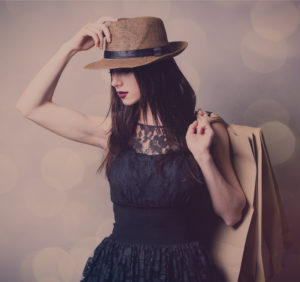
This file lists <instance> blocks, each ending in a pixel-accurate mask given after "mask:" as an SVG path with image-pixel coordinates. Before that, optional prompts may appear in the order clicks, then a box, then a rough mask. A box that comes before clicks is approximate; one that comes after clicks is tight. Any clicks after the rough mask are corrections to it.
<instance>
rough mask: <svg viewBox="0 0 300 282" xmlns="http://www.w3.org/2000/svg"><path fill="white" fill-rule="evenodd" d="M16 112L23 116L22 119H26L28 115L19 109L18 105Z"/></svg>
mask: <svg viewBox="0 0 300 282" xmlns="http://www.w3.org/2000/svg"><path fill="white" fill-rule="evenodd" d="M16 110H17V111H18V112H19V113H20V114H21V115H22V116H23V117H27V116H28V115H29V113H28V112H26V111H24V110H22V109H21V108H20V107H18V105H16Z"/></svg>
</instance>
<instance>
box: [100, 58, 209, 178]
mask: <svg viewBox="0 0 300 282" xmlns="http://www.w3.org/2000/svg"><path fill="white" fill-rule="evenodd" d="M112 71H121V72H128V71H133V73H134V76H135V78H136V80H137V83H138V85H139V88H140V94H141V97H140V100H139V101H138V102H136V103H135V104H133V105H130V106H128V105H124V104H123V102H122V101H121V99H120V98H119V97H118V95H117V93H116V90H115V88H114V87H113V86H111V90H110V93H111V102H110V107H109V110H108V112H107V115H106V118H107V117H108V115H109V113H110V112H111V121H112V127H111V130H110V135H109V140H108V148H109V149H108V152H107V154H106V157H105V158H104V160H103V162H102V163H101V165H100V166H99V168H98V170H97V172H100V171H101V170H102V169H103V167H104V165H105V164H106V177H108V175H109V172H110V168H111V164H112V162H113V160H114V158H115V157H116V156H117V155H118V154H119V153H120V152H121V151H123V150H127V149H130V144H131V138H132V136H133V135H134V134H135V131H136V127H137V123H138V120H139V118H140V113H142V115H143V118H144V120H147V105H148V104H149V106H150V109H151V112H152V114H153V120H154V123H155V125H158V124H159V122H158V117H159V119H160V120H161V122H162V124H163V125H164V132H165V133H166V137H167V142H168V145H169V146H168V147H169V150H168V151H167V153H165V154H162V155H161V156H160V157H159V158H158V159H157V161H158V165H159V166H160V168H162V166H163V165H164V163H165V162H167V161H168V160H170V158H172V157H174V155H175V154H177V153H182V154H183V155H184V156H186V157H188V161H189V168H190V177H192V178H193V179H194V180H196V181H197V182H199V183H203V178H202V174H201V170H200V169H199V165H198V163H197V162H196V160H195V159H194V157H193V155H192V154H191V152H190V151H189V150H188V148H187V145H186V139H185V135H186V132H187V128H188V126H189V125H190V123H192V122H193V121H194V120H195V119H196V116H195V113H196V112H195V104H196V95H195V92H194V90H193V88H192V87H191V85H190V84H189V82H188V81H187V79H186V78H185V76H184V75H183V74H182V72H181V70H180V69H179V67H178V65H177V63H176V62H175V60H174V58H173V57H171V58H167V59H163V60H158V61H155V62H154V63H150V64H147V65H143V66H138V67H134V68H120V69H117V70H116V69H115V70H112ZM159 171H160V172H162V169H159ZM186 180H187V181H188V179H186ZM189 180H191V178H189Z"/></svg>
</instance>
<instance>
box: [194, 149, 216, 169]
mask: <svg viewBox="0 0 300 282" xmlns="http://www.w3.org/2000/svg"><path fill="white" fill-rule="evenodd" d="M194 158H195V160H196V161H197V163H198V164H199V165H200V166H201V165H203V164H205V163H207V162H209V161H210V160H212V155H211V153H210V152H209V151H207V152H205V153H202V154H200V155H197V156H194Z"/></svg>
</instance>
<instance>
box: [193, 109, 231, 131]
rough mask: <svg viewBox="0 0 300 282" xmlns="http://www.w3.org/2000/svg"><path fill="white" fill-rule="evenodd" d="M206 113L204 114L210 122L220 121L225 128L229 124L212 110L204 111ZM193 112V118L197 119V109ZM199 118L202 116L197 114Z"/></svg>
mask: <svg viewBox="0 0 300 282" xmlns="http://www.w3.org/2000/svg"><path fill="white" fill-rule="evenodd" d="M204 112H205V113H206V115H207V116H208V121H209V122H210V123H214V122H221V123H223V124H224V125H225V127H226V128H227V127H228V126H229V124H228V123H227V122H226V121H225V120H224V119H223V118H221V117H220V116H219V115H218V114H216V113H214V112H212V111H204ZM194 114H195V119H197V117H198V111H195V112H194ZM199 117H200V119H201V117H202V116H199Z"/></svg>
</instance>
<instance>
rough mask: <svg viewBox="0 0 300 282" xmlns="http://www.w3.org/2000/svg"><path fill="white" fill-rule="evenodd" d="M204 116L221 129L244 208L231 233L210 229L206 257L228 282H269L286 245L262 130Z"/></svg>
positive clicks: (219, 227)
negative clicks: (242, 193)
mask: <svg viewBox="0 0 300 282" xmlns="http://www.w3.org/2000/svg"><path fill="white" fill-rule="evenodd" d="M197 114H198V111H196V112H195V115H196V118H197ZM205 114H206V115H208V117H209V121H210V123H214V122H221V123H223V124H224V125H225V127H226V128H227V131H228V135H229V141H230V155H231V160H232V164H233V168H234V170H235V172H236V175H237V178H238V179H239V181H240V184H241V186H242V188H243V191H244V193H245V195H246V198H247V203H248V209H247V210H245V214H244V217H243V221H242V222H241V223H240V224H239V226H238V227H237V228H233V227H229V226H226V225H225V224H222V222H220V221H216V222H212V223H211V224H216V225H217V228H215V229H214V234H211V236H212V238H213V239H212V242H213V243H212V246H211V253H212V255H213V257H214V260H215V262H216V264H217V266H218V267H219V268H220V269H221V270H222V271H223V273H224V276H225V277H226V280H227V281H228V282H258V281H259V282H264V281H270V279H271V278H272V277H273V276H275V275H276V274H277V273H279V272H280V271H281V270H282V268H283V258H284V253H285V251H286V249H287V248H288V247H289V246H290V245H291V244H292V241H291V238H290V234H289V230H288V226H287V221H286V218H285V214H284V211H283V207H282V202H281V199H280V194H279V191H278V185H277V182H276V179H275V175H274V173H273V170H272V166H271V163H270V159H269V156H268V152H267V148H266V145H265V142H264V137H263V132H262V129H261V128H259V127H250V126H244V125H238V124H229V123H227V122H226V121H225V120H224V119H223V118H221V117H220V116H219V115H218V114H216V113H214V112H211V111H205ZM212 218H213V217H212Z"/></svg>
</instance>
